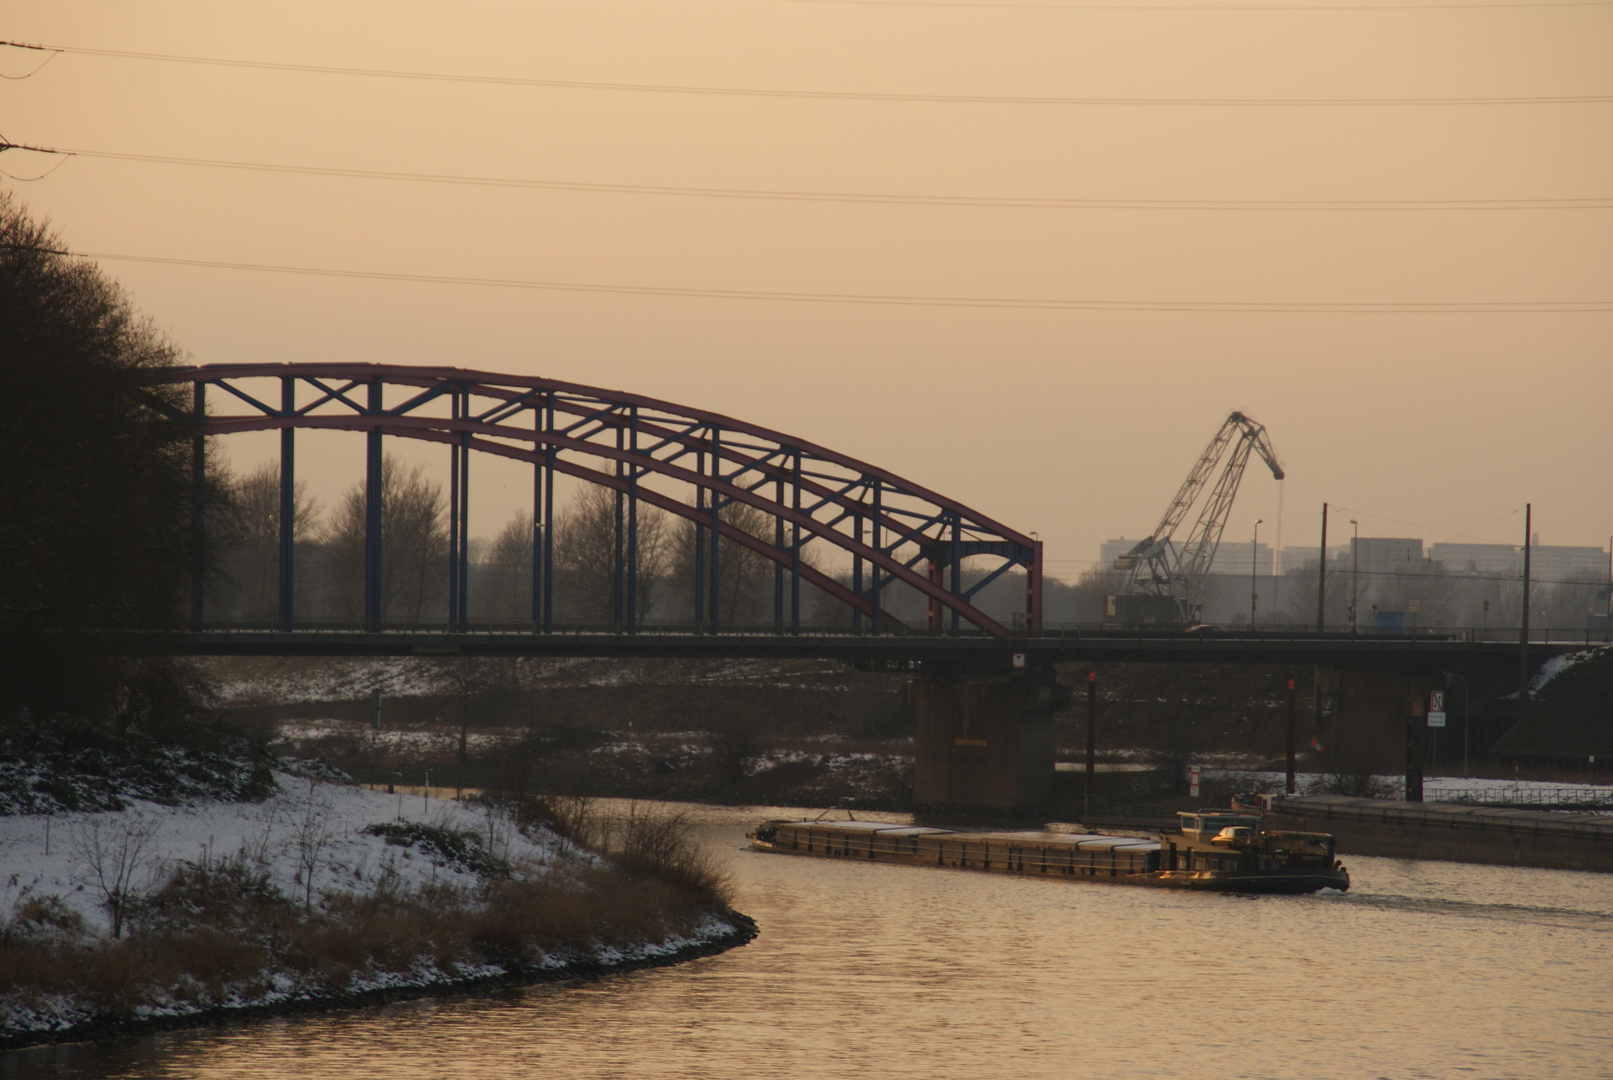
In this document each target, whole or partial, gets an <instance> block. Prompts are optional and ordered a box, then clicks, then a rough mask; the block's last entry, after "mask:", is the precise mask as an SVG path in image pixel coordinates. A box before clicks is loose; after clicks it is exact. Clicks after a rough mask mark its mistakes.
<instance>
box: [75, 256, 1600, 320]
mask: <svg viewBox="0 0 1613 1080" xmlns="http://www.w3.org/2000/svg"><path fill="white" fill-rule="evenodd" d="M58 254H64V255H65V254H73V255H76V256H78V257H82V258H89V259H111V260H114V261H120V262H140V263H158V264H164V265H169V266H191V267H202V268H207V269H218V270H252V271H264V272H270V273H281V274H298V275H306V276H316V277H336V278H354V279H366V280H373V281H400V282H414V283H420V284H435V285H475V286H482V287H492V288H505V289H533V290H542V291H553V292H591V293H607V294H618V295H632V296H677V297H694V298H703V299H717V300H773V301H783V302H790V303H820V304H863V305H876V306H901V307H955V308H1000V309H1017V310H1050V311H1203V312H1248V313H1269V314H1341V315H1353V314H1578V313H1592V314H1594V313H1601V312H1613V300H1531V301H1467V302H1454V301H1453V302H1438V301H1421V302H1405V303H1383V302H1359V303H1356V302H1316V301H1297V302H1285V301H1213V300H1205V301H1175V300H1070V299H1057V298H1034V297H972V296H915V295H901V294H883V293H820V292H790V291H782V290H779V291H774V290H762V289H703V288H691V287H681V286H655V285H613V284H606V283H602V282H582V281H542V280H530V279H521V278H495V277H469V276H458V275H451V274H408V273H398V272H387V271H377V270H344V269H336V268H328V267H311V266H284V265H277V264H272V263H248V262H229V261H224V260H217V259H182V258H174V257H168V256H157V255H129V254H121V253H115V252H94V251H80V252H72V253H68V252H59V253H58Z"/></svg>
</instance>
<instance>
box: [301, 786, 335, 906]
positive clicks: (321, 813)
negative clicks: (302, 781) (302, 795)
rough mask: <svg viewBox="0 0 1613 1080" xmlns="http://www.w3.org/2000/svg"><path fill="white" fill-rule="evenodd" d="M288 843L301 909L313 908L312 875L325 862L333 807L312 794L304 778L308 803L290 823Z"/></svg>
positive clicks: (331, 835)
mask: <svg viewBox="0 0 1613 1080" xmlns="http://www.w3.org/2000/svg"><path fill="white" fill-rule="evenodd" d="M292 827H293V830H294V831H293V832H292V835H291V842H292V845H293V846H294V847H295V849H296V855H297V880H298V881H300V882H301V883H302V902H303V908H304V909H305V910H309V911H311V910H313V906H314V878H315V877H316V876H318V874H319V871H320V868H321V867H323V866H324V865H325V855H326V853H327V852H328V851H329V849H330V846H331V844H332V843H334V842H335V840H336V833H337V827H336V818H335V808H334V807H333V806H331V803H330V800H329V799H328V798H326V797H324V796H323V795H321V794H316V789H315V786H314V781H312V780H310V781H308V802H307V804H306V805H305V806H303V807H302V809H301V810H300V811H299V812H298V814H297V817H296V819H295V820H294V821H293V823H292Z"/></svg>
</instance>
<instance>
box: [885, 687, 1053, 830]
mask: <svg viewBox="0 0 1613 1080" xmlns="http://www.w3.org/2000/svg"><path fill="white" fill-rule="evenodd" d="M1069 696H1070V691H1069V688H1068V687H1063V686H1059V685H1058V684H1057V683H1056V682H1054V681H1053V677H1052V674H1051V673H1050V672H1049V673H1046V674H1040V675H1038V674H1032V673H1030V672H1026V673H1023V674H1020V675H1015V676H1007V677H976V678H970V677H959V678H955V679H914V680H913V681H911V682H909V683H908V684H907V701H908V704H910V705H911V706H912V707H913V711H914V714H915V719H916V721H917V737H916V739H915V745H914V765H913V800H914V802H917V803H920V804H926V803H927V804H941V805H947V806H974V807H981V808H983V809H999V810H1009V809H1016V808H1021V807H1029V806H1036V805H1039V804H1041V803H1044V802H1046V801H1047V799H1048V797H1049V796H1050V795H1051V793H1052V790H1053V711H1054V710H1055V709H1057V708H1060V707H1061V706H1063V705H1066V704H1068V702H1069Z"/></svg>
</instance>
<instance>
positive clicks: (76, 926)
mask: <svg viewBox="0 0 1613 1080" xmlns="http://www.w3.org/2000/svg"><path fill="white" fill-rule="evenodd" d="M528 803H529V805H524V806H523V807H522V808H521V812H522V814H523V816H524V817H526V818H527V819H528V820H534V819H541V820H546V821H551V820H553V812H554V808H553V807H551V806H549V805H548V804H545V803H539V802H536V801H533V800H529V801H528ZM563 810H564V812H566V813H569V814H570V815H571V817H570V819H569V821H568V826H569V827H570V828H571V829H574V830H575V832H574V833H573V834H572V835H574V836H577V837H579V838H581V837H589V838H591V839H592V840H593V841H594V842H595V844H597V845H598V847H599V848H601V849H603V850H605V851H607V852H611V853H612V854H613V858H612V859H611V861H610V863H608V864H607V865H605V866H602V867H597V868H585V869H581V870H578V871H575V872H573V873H572V874H570V875H569V876H567V875H559V874H556V875H551V876H548V877H512V878H502V879H500V878H496V877H493V878H488V879H486V880H485V881H484V882H483V884H482V886H481V888H479V889H476V890H466V889H457V888H454V887H450V886H438V885H433V886H425V887H422V888H418V889H407V888H404V887H402V886H401V885H400V884H399V883H398V882H397V881H396V880H395V879H392V880H382V881H381V882H379V883H378V885H377V888H376V889H375V891H374V892H373V893H370V894H363V895H359V894H340V895H327V896H326V897H325V898H324V900H325V902H324V904H323V906H322V907H321V908H318V909H316V910H314V911H308V910H305V908H304V906H303V904H302V902H301V898H300V897H292V896H287V895H284V894H282V893H279V892H277V891H276V890H275V889H274V888H273V887H272V886H271V884H270V882H269V878H268V875H267V874H266V873H265V872H264V870H263V868H262V867H260V866H257V865H255V864H254V863H252V862H251V861H250V860H248V859H246V858H244V857H237V858H233V859H227V860H223V861H222V862H219V863H216V864H213V865H211V866H193V865H183V866H180V867H179V868H177V869H175V870H173V871H171V873H170V874H169V876H168V877H167V879H166V880H165V881H163V883H162V884H161V886H160V887H159V888H157V889H156V890H155V891H154V892H152V893H151V894H149V895H147V896H145V897H142V898H140V900H139V902H138V903H137V904H136V905H135V907H134V909H133V910H132V912H131V918H130V924H129V932H128V935H127V937H126V938H125V939H123V940H121V941H113V940H106V939H99V938H94V937H92V936H90V935H89V934H88V933H87V932H86V931H85V928H84V926H83V923H82V921H81V920H78V919H77V917H76V916H75V915H73V913H72V912H71V911H69V910H68V909H66V908H65V907H64V906H62V905H61V904H60V902H59V901H54V900H53V899H50V900H31V901H29V902H28V903H26V904H24V905H23V906H21V907H19V908H18V910H17V911H16V912H15V913H14V914H13V916H12V918H11V919H9V920H7V921H6V922H4V923H3V924H0V995H7V996H12V997H15V998H18V999H20V1000H22V1001H24V1002H37V1001H39V1000H40V999H41V998H43V997H44V996H46V995H53V994H64V995H70V996H72V997H75V998H77V999H79V1000H81V1001H82V1002H84V1003H85V1004H86V1005H88V1006H90V1007H91V1008H93V1009H95V1010H96V1011H99V1012H102V1013H107V1014H114V1015H115V1014H127V1013H128V1012H129V1011H130V1010H132V1009H134V1008H135V1007H137V1006H139V1005H142V1004H160V1003H163V1002H165V1001H177V1002H184V1003H189V1004H193V1005H197V1006H201V1007H204V1008H205V1007H209V1006H214V1005H220V1004H224V1003H226V1002H228V1001H229V1000H230V999H231V998H232V996H237V995H238V996H240V997H244V998H251V997H254V996H257V995H258V994H260V993H262V991H263V990H264V988H265V987H266V986H268V985H269V984H270V981H271V978H272V977H273V976H274V975H275V973H281V974H282V975H288V976H289V977H290V978H291V979H292V980H293V983H294V985H295V987H296V988H297V989H298V990H301V991H306V992H320V991H325V992H339V991H341V990H344V989H347V988H349V987H351V985H352V983H353V980H354V979H355V978H358V977H364V976H375V975H378V974H380V973H383V972H399V973H409V972H414V971H417V970H418V969H419V968H421V967H422V966H423V965H426V964H431V965H435V966H436V967H437V968H438V969H439V970H441V971H443V972H446V973H448V974H450V975H452V974H455V973H457V972H458V971H459V970H460V969H461V968H462V967H463V966H464V965H483V964H498V965H502V966H504V967H506V968H513V969H519V968H520V967H522V966H523V965H529V964H535V963H537V962H539V961H541V960H543V959H544V958H546V957H548V956H554V955H569V956H572V957H580V956H586V955H587V954H588V953H589V952H591V951H592V950H593V949H594V948H595V947H596V946H618V947H620V946H629V945H634V944H638V943H642V942H661V941H664V940H665V939H666V938H667V937H669V936H672V935H683V934H687V933H688V932H690V931H691V930H693V929H694V928H695V926H696V925H697V924H698V923H699V922H700V921H701V919H702V918H703V917H704V915H705V914H707V913H708V912H710V911H712V910H713V909H720V908H722V907H725V906H726V901H727V889H726V883H725V882H724V881H723V879H722V877H721V875H720V874H718V873H717V872H716V871H715V870H714V869H713V868H712V866H711V864H710V863H709V862H708V861H707V860H706V858H705V856H704V855H703V854H702V853H701V852H700V850H699V849H698V848H697V847H696V846H695V845H694V843H693V842H692V840H691V839H690V837H689V833H688V826H687V823H686V822H684V821H683V820H682V819H681V818H679V817H677V816H671V817H662V816H652V815H649V814H645V813H640V812H632V813H629V814H627V815H624V816H620V817H615V818H610V817H606V816H604V815H600V814H597V813H594V812H592V810H591V809H589V807H587V806H569V807H564V808H563Z"/></svg>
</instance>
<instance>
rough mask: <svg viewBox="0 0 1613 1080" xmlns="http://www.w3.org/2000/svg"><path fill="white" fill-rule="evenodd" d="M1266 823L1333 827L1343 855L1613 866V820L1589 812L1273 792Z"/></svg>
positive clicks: (1561, 866)
mask: <svg viewBox="0 0 1613 1080" xmlns="http://www.w3.org/2000/svg"><path fill="white" fill-rule="evenodd" d="M1266 827H1267V828H1271V829H1297V830H1300V831H1303V832H1328V833H1332V834H1333V835H1334V836H1335V837H1337V839H1338V851H1339V852H1340V854H1341V855H1344V856H1348V855H1352V854H1353V855H1387V856H1393V857H1397V858H1407V859H1448V860H1450V861H1452V862H1471V863H1489V864H1492V865H1498V866H1540V867H1548V868H1552V869H1560V870H1601V871H1613V821H1609V820H1608V819H1605V818H1597V817H1593V816H1590V815H1579V814H1552V813H1546V812H1542V811H1531V810H1501V809H1492V808H1486V807H1477V806H1460V805H1455V804H1449V803H1404V802H1391V801H1387V800H1374V799H1347V798H1341V797H1337V796H1320V797H1318V796H1307V797H1302V798H1285V799H1277V800H1274V801H1273V806H1272V809H1271V810H1270V811H1268V813H1267V815H1266Z"/></svg>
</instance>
